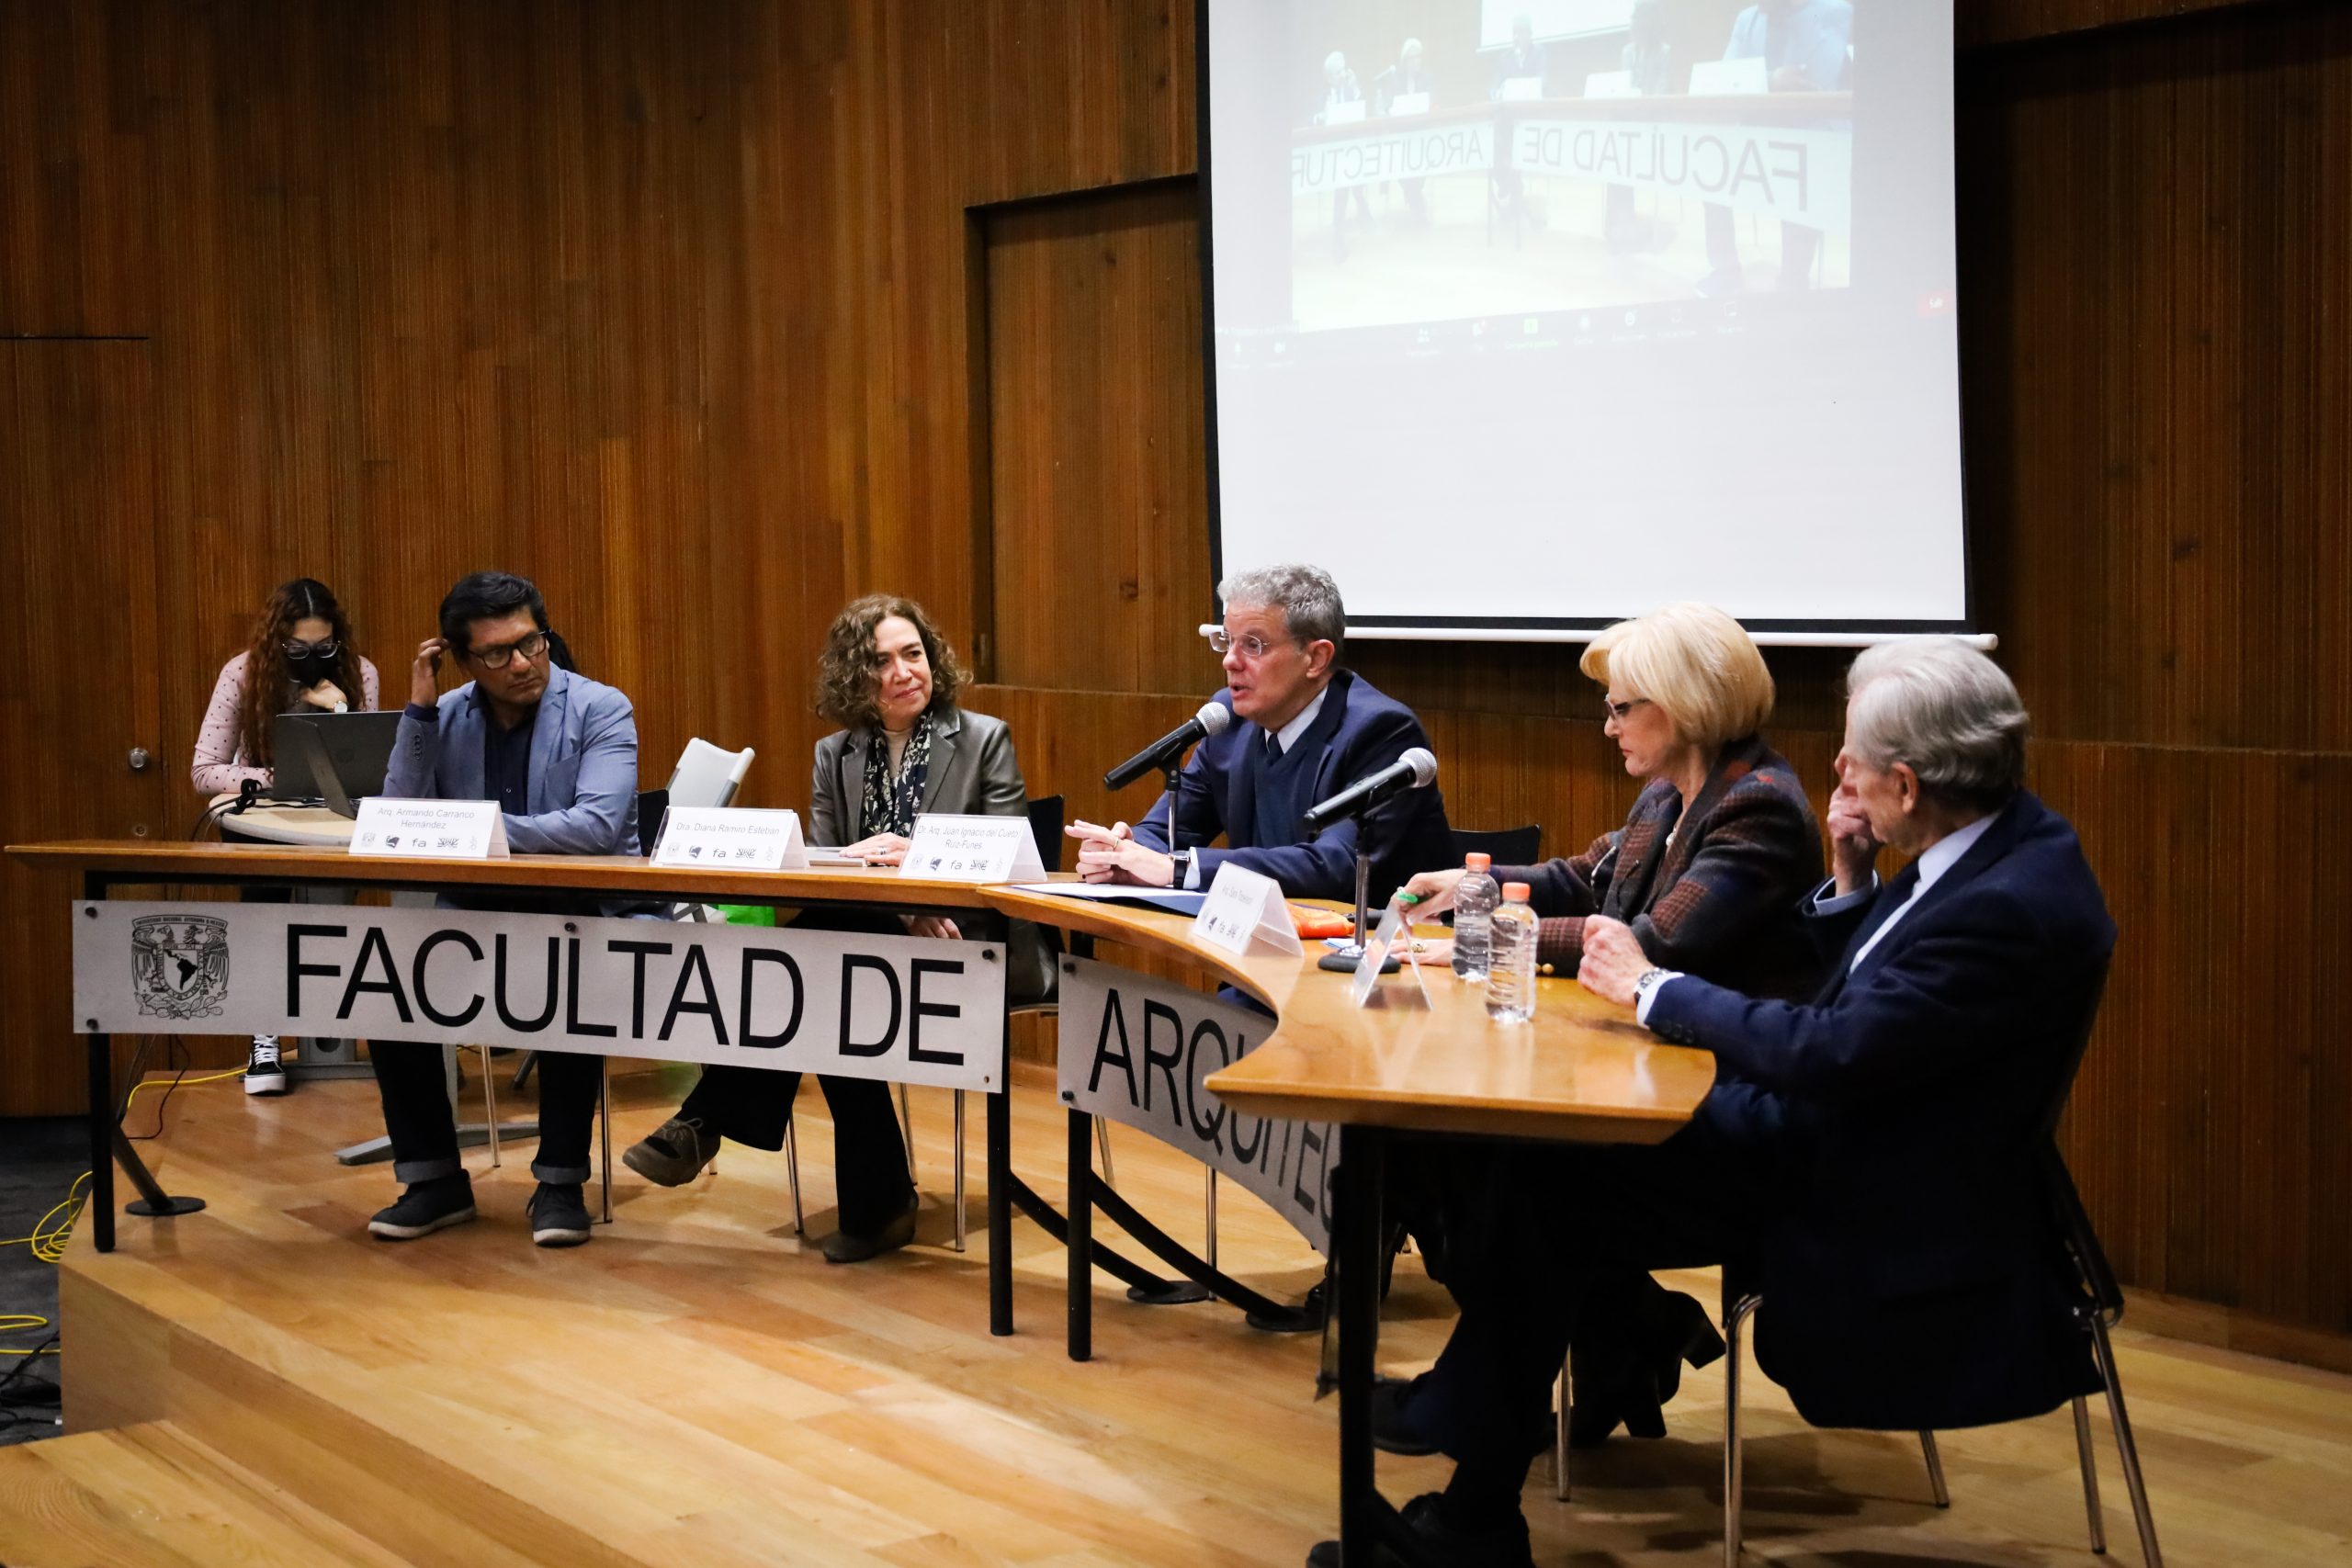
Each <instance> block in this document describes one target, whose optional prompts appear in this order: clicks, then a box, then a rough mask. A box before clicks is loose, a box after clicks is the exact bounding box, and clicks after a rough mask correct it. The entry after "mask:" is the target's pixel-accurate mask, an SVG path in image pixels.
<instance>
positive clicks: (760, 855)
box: [653, 806, 809, 871]
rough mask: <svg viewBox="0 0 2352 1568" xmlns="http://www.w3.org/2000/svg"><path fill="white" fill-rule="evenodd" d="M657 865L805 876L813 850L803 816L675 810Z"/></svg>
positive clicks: (656, 850)
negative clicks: (806, 839) (804, 837)
mask: <svg viewBox="0 0 2352 1568" xmlns="http://www.w3.org/2000/svg"><path fill="white" fill-rule="evenodd" d="M653 863H654V864H655V865H681V866H722V867H725V868H726V869H727V870H729V871H805V870H807V869H808V867H809V846H808V845H807V844H806V843H805V842H803V841H802V840H801V837H800V813H798V812H797V811H757V810H752V809H751V808H750V807H736V806H673V807H670V814H669V816H667V817H666V818H663V819H662V837H661V840H659V841H658V842H656V843H655V844H654V846H653Z"/></svg>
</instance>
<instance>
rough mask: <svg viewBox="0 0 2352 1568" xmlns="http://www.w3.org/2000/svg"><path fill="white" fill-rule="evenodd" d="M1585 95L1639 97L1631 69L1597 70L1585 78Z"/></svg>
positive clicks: (1590, 96)
mask: <svg viewBox="0 0 2352 1568" xmlns="http://www.w3.org/2000/svg"><path fill="white" fill-rule="evenodd" d="M1584 96H1586V97H1588V98H1638V97H1640V96H1641V94H1640V92H1639V91H1637V90H1636V89H1635V88H1634V73H1632V72H1631V71H1596V72H1594V73H1592V74H1591V75H1589V76H1587V77H1586V78H1585V79H1584Z"/></svg>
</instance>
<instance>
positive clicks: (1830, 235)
mask: <svg viewBox="0 0 2352 1568" xmlns="http://www.w3.org/2000/svg"><path fill="white" fill-rule="evenodd" d="M1272 9H1275V10H1277V11H1281V12H1283V13H1284V16H1283V19H1284V20H1285V21H1286V22H1287V24H1288V25H1287V27H1286V28H1285V29H1284V31H1285V38H1286V41H1285V43H1284V45H1283V51H1284V53H1285V55H1286V56H1287V57H1289V58H1290V59H1292V60H1295V61H1296V62H1298V63H1299V65H1300V67H1301V68H1302V69H1301V71H1300V74H1301V76H1302V78H1305V79H1306V80H1305V83H1304V90H1302V91H1301V92H1300V93H1299V94H1298V96H1297V98H1296V100H1295V101H1296V103H1297V105H1298V113H1297V114H1296V116H1295V119H1296V123H1295V125H1292V126H1290V127H1289V128H1287V137H1286V146H1285V148H1284V151H1285V152H1287V156H1288V163H1289V170H1290V193H1291V223H1290V235H1289V239H1290V266H1291V290H1292V299H1291V304H1292V319H1293V324H1294V325H1295V326H1296V327H1297V328H1298V329H1299V330H1301V331H1307V332H1314V331H1324V330H1329V329H1334V328H1342V327H1354V326H1375V325H1385V324H1389V323H1395V322H1400V321H1425V320H1429V319H1431V318H1434V317H1459V316H1465V315H1482V314H1483V315H1494V316H1504V315H1511V314H1518V313H1524V312H1526V311H1530V310H1538V311H1541V310H1586V309H1596V308H1602V307H1607V306H1611V305H1623V304H1628V303H1640V302H1645V301H1650V300H1660V299H1690V298H1691V297H1692V296H1693V295H1694V294H1695V295H1699V296H1702V297H1712V296H1719V295H1723V294H1728V293H1735V292H1738V291H1741V290H1744V289H1747V288H1843V287H1845V285H1846V284H1847V282H1848V280H1849V268H1850V265H1851V258H1850V250H1851V238H1852V235H1851V230H1852V223H1851V220H1850V206H1849V197H1850V194H1851V187H1852V184H1853V139H1854V127H1853V119H1852V112H1853V110H1852V106H1853V92H1852V78H1853V70H1854V64H1853V54H1852V47H1851V45H1852V37H1851V33H1852V19H1853V12H1852V8H1851V6H1849V5H1847V4H1844V3H1843V0H1840V3H1838V4H1834V5H1788V6H1781V5H1779V4H1778V3H1777V0H1775V3H1774V4H1768V5H1763V6H1746V7H1742V8H1740V9H1739V10H1737V11H1736V12H1732V13H1730V14H1728V15H1726V14H1724V11H1723V8H1721V7H1701V6H1685V7H1682V8H1681V9H1682V11H1683V13H1684V15H1683V16H1682V17H1679V18H1678V17H1676V16H1675V15H1674V8H1673V7H1672V6H1671V0H1640V3H1636V0H1552V3H1551V4H1549V5H1544V4H1538V3H1535V0H1483V3H1481V0H1438V3H1432V4H1430V5H1427V6H1417V7H1413V8H1411V10H1410V13H1409V14H1410V15H1411V17H1413V18H1414V20H1413V22H1412V24H1411V25H1413V26H1415V27H1417V28H1419V29H1420V30H1419V31H1416V32H1414V33H1412V34H1410V35H1408V36H1406V37H1402V38H1395V39H1383V38H1381V37H1378V36H1376V35H1373V36H1367V35H1368V34H1371V33H1372V29H1371V28H1365V27H1363V26H1351V25H1350V24H1351V22H1352V21H1353V20H1354V18H1353V17H1351V16H1350V15H1349V13H1350V12H1351V10H1354V9H1358V8H1356V7H1348V6H1335V5H1329V4H1323V5H1318V4H1312V3H1302V4H1296V5H1292V6H1274V7H1272ZM1361 9H1363V10H1365V11H1369V12H1375V13H1376V12H1378V11H1381V10H1384V9H1385V10H1388V11H1389V14H1390V15H1391V16H1393V17H1397V18H1398V19H1397V21H1394V22H1392V23H1391V26H1392V27H1394V26H1399V25H1405V24H1404V23H1403V21H1402V17H1403V15H1404V13H1400V12H1397V11H1396V10H1395V9H1394V8H1385V7H1362V8H1361ZM1776 11H1777V12H1780V13H1781V14H1780V15H1779V16H1775V15H1774V13H1775V12H1776ZM1678 22H1679V25H1677V24H1678ZM1678 45H1679V47H1678ZM1309 73H1311V75H1310V74H1309ZM1222 151H1223V152H1224V153H1225V154H1226V155H1227V156H1228V157H1230V156H1236V155H1244V153H1245V150H1243V149H1237V148H1231V147H1227V148H1225V149H1223V150H1222ZM1247 155H1251V156H1257V155H1261V152H1257V151H1250V152H1248V153H1247ZM1441 280H1442V288H1440V287H1438V285H1439V284H1440V282H1441Z"/></svg>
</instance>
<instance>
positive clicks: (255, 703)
mask: <svg viewBox="0 0 2352 1568" xmlns="http://www.w3.org/2000/svg"><path fill="white" fill-rule="evenodd" d="M313 615H315V616H317V617H318V618H319V619H321V620H322V621H324V622H326V624H327V625H328V626H331V627H333V628H334V630H333V631H332V633H331V634H330V635H331V636H333V637H334V640H335V644H336V650H335V661H334V683H335V684H336V685H337V686H339V687H341V688H342V689H343V693H344V694H345V696H347V697H349V698H350V699H351V703H352V705H353V706H354V707H356V706H357V705H359V693H360V690H361V688H360V682H359V650H358V649H356V648H354V647H353V646H352V642H351V622H350V619H349V618H348V617H347V616H345V615H344V613H343V606H342V605H341V604H337V603H335V597H334V590H332V589H330V588H329V587H328V586H327V585H326V584H325V583H323V582H321V581H319V580H318V579H317V578H314V577H298V578H296V579H294V580H293V581H290V582H281V583H279V584H278V585H277V588H276V589H275V590H274V591H273V592H271V593H270V596H269V603H268V604H265V605H263V606H262V612H261V619H260V620H258V621H256V622H254V636H253V641H252V642H251V643H249V644H247V645H246V648H245V694H244V697H243V701H242V702H240V703H239V705H238V713H237V735H238V739H239V741H240V743H241V744H242V746H243V750H244V755H245V759H246V761H249V762H251V763H252V764H253V765H254V766H255V767H260V768H266V767H269V766H271V765H272V759H271V757H270V754H269V732H270V721H271V720H272V719H274V718H276V717H277V715H278V712H279V710H280V709H281V708H283V707H284V705H285V703H286V687H287V684H288V682H290V681H292V680H293V675H292V673H291V672H290V671H288V669H287V668H286V641H287V639H288V637H292V636H293V635H294V626H295V624H296V623H297V622H300V621H305V620H308V619H310V618H311V616H313Z"/></svg>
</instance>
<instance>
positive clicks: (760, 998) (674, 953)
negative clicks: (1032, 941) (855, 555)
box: [73, 900, 1004, 1091]
mask: <svg viewBox="0 0 2352 1568" xmlns="http://www.w3.org/2000/svg"><path fill="white" fill-rule="evenodd" d="M73 911H74V915H73V919H74V1029H75V1030H76V1031H77V1032H84V1033H93V1032H108V1033H132V1034H246V1033H253V1034H282V1035H304V1036H311V1037H315V1038H322V1039H351V1038H358V1039H382V1040H431V1041H441V1042H446V1043H460V1044H467V1045H514V1046H521V1047H524V1048H526V1049H528V1050H535V1051H578V1052H586V1053H589V1054H592V1055H607V1056H647V1057H652V1058H655V1059H658V1060H662V1061H678V1062H713V1063H728V1064H732V1065H734V1066H747V1067H765V1068H771V1069H790V1070H793V1071H798V1072H812V1073H838V1074H840V1075H842V1077H860V1078H887V1079H889V1080H892V1081H895V1082H902V1083H915V1084H929V1085H933V1086H936V1087H939V1088H943V1089H979V1090H982V1091H990V1090H994V1089H998V1088H1000V1087H1001V1083H1002V1078H1003V1072H1004V951H1003V947H1002V945H1001V944H1000V943H996V942H933V941H927V940H923V939H919V938H915V937H896V936H875V935H867V934H865V933H862V932H849V931H802V930H799V929H797V928H795V927H788V926H786V927H775V926H725V925H703V924H700V923H696V922H688V921H675V922H673V921H668V920H628V919H602V918H598V917H594V916H573V917H565V916H560V915H510V914H500V913H496V912H493V911H488V910H466V909H381V908H332V909H330V908H307V907H304V906H301V905H285V904H207V903H188V904H146V903H131V902H128V901H124V902H115V901H112V900H107V901H101V902H98V903H85V902H82V901H79V900H76V901H75V902H74V905H73Z"/></svg>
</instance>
